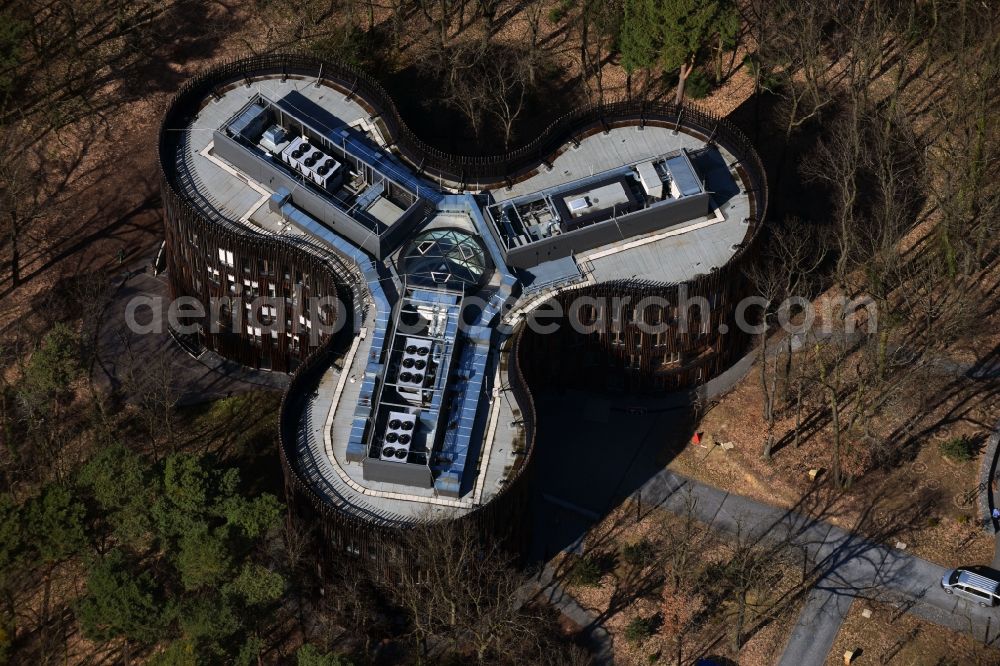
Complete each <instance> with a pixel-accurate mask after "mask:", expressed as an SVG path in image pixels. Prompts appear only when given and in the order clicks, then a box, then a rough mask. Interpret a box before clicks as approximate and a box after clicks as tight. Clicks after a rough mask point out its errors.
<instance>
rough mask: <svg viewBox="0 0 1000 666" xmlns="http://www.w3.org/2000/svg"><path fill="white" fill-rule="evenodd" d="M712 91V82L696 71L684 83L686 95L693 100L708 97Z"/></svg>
mask: <svg viewBox="0 0 1000 666" xmlns="http://www.w3.org/2000/svg"><path fill="white" fill-rule="evenodd" d="M711 91H712V82H711V81H710V80H709V78H708V77H707V76H705V74H704V73H702V72H701V71H698V70H695V71H693V72H691V74H690V76H688V78H687V81H685V82H684V94H685V95H686V96H687V97H690V98H691V99H701V98H703V97H707V96H708V93H709V92H711Z"/></svg>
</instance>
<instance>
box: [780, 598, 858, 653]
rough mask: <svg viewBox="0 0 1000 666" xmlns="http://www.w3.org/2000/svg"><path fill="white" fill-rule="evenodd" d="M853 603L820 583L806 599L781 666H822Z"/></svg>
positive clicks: (851, 599) (852, 600) (852, 599)
mask: <svg viewBox="0 0 1000 666" xmlns="http://www.w3.org/2000/svg"><path fill="white" fill-rule="evenodd" d="M830 582H831V583H832V581H830ZM853 603H854V597H853V596H851V595H850V594H845V593H844V590H842V589H841V588H840V587H839V586H837V585H835V584H831V585H829V586H828V585H826V584H825V582H824V581H820V583H818V584H817V585H816V587H814V588H813V589H812V590H810V591H809V595H808V596H807V597H806V603H805V606H803V607H802V611H801V612H800V613H799V619H798V621H797V622H796V623H795V628H794V629H792V635H791V638H789V640H788V644H787V645H786V646H785V651H784V653H782V655H781V661H780V662H779V664H780V666H808V665H810V664H823V663H824V662H825V661H826V656H827V655H828V654H829V653H830V649H831V648H832V647H833V641H834V640H836V638H837V634H838V633H839V632H840V625H841V624H842V623H843V621H844V618H846V617H847V613H848V611H850V610H851V605H852V604H853Z"/></svg>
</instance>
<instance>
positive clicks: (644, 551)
mask: <svg viewBox="0 0 1000 666" xmlns="http://www.w3.org/2000/svg"><path fill="white" fill-rule="evenodd" d="M655 557H656V548H655V547H654V546H653V544H651V543H650V542H649V541H646V540H645V539H643V540H642V541H639V542H637V543H630V544H629V545H627V546H625V547H624V548H622V559H623V560H625V562H627V563H628V564H631V565H632V566H634V567H644V566H646V565H647V564H650V563H651V562H652V561H653V558H655Z"/></svg>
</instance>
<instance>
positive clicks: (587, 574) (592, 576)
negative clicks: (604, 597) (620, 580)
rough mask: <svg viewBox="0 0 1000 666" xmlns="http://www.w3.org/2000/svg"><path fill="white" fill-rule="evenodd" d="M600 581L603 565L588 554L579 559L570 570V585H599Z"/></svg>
mask: <svg viewBox="0 0 1000 666" xmlns="http://www.w3.org/2000/svg"><path fill="white" fill-rule="evenodd" d="M600 582H601V567H600V565H599V564H598V562H597V560H596V559H594V558H593V557H590V556H587V557H581V558H579V559H577V561H576V563H575V564H574V565H573V568H572V569H570V571H569V583H570V585H581V586H584V587H597V586H598V585H599V584H600Z"/></svg>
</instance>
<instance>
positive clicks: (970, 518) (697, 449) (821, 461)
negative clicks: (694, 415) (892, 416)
mask: <svg viewBox="0 0 1000 666" xmlns="http://www.w3.org/2000/svg"><path fill="white" fill-rule="evenodd" d="M757 381H758V378H757V376H756V374H755V373H753V372H751V373H750V375H748V376H747V378H746V379H744V380H743V381H742V382H741V383H740V384H739V385H738V386H737V387H736V388H735V389H734V390H733V391H732V392H731V393H729V394H728V395H726V396H724V397H723V398H722V399H721V400H719V402H718V404H717V405H715V406H714V407H713V408H712V409H711V410H710V411H709V412H708V413H707V414H706V416H705V417H704V418H703V419H702V421H701V423H700V425H699V427H698V430H699V432H701V433H703V436H702V437H703V439H702V445H694V444H692V445H689V446H688V447H686V448H685V449H684V450H683V451H681V452H680V454H679V455H678V456H677V457H676V458H675V459H674V460H673V461H672V462H671V463H670V466H671V468H673V469H676V470H677V471H679V472H681V473H683V474H687V475H689V476H692V477H694V478H696V479H698V480H701V481H704V482H706V483H710V484H712V485H715V486H719V487H721V488H727V489H730V490H732V491H734V492H738V493H740V494H742V495H747V496H750V497H753V498H754V499H757V500H760V501H763V502H767V503H770V504H775V505H779V506H793V505H794V504H796V502H797V501H798V500H799V499H800V498H801V497H802V496H803V495H804V494H805V493H806V492H807V491H809V490H810V489H811V488H812V486H813V482H812V481H811V480H810V478H809V470H811V469H816V468H820V469H824V470H828V469H829V467H830V456H831V444H830V442H829V439H828V438H827V436H826V433H825V432H820V433H818V434H816V435H814V436H812V437H810V438H808V439H806V440H805V442H804V443H802V444H801V446H800V447H799V448H797V449H796V448H794V447H793V446H792V445H791V444H789V445H787V446H785V447H783V448H781V449H780V450H777V451H776V452H775V453H774V455H773V457H772V459H771V460H770V461H766V460H764V459H763V457H762V453H761V452H762V447H763V437H764V435H763V418H762V417H761V399H760V390H759V387H758V384H757ZM988 413H989V411H988V409H987V408H986V406H984V408H983V410H982V411H981V413H980V412H977V413H974V414H969V415H968V416H966V417H964V418H961V419H958V420H957V421H955V422H953V423H950V424H947V425H943V426H940V427H936V428H935V429H934V430H933V431H931V432H929V433H928V434H927V435H925V436H923V437H921V439H920V441H919V442H918V444H917V447H916V449H915V451H914V454H913V456H912V457H911V458H910V459H909V460H906V461H904V462H902V463H899V464H897V465H895V466H893V467H891V468H890V469H888V470H878V471H874V472H868V473H865V474H863V475H862V476H860V477H859V478H858V479H857V480H856V481H855V482H854V486H853V487H852V488H851V489H850V490H849V491H848V492H847V494H846V495H845V496H843V497H838V500H837V503H836V508H835V510H833V511H831V512H830V514H829V516H828V519H829V520H831V521H832V522H834V523H836V524H838V525H840V526H841V527H844V528H853V527H855V526H856V525H857V524H858V521H859V519H860V517H861V516H862V515H863V514H864V513H865V512H871V514H872V515H871V516H870V517H869V520H871V521H873V522H874V523H876V524H878V523H881V524H887V523H889V522H890V521H893V520H895V521H896V522H898V523H900V525H901V526H900V531H899V532H898V533H895V534H894V536H893V539H892V541H893V544H894V543H895V541H896V540H899V541H902V542H903V543H905V544H906V545H907V550H908V551H909V552H912V553H914V554H916V555H918V556H920V557H924V558H927V559H929V560H931V561H934V562H937V563H938V564H941V565H948V566H955V565H959V564H967V563H977V562H979V563H982V562H989V561H991V560H992V559H993V549H994V539H993V537H992V536H991V535H989V534H987V533H986V532H985V531H984V530H982V529H981V528H980V527H979V521H980V519H981V517H980V516H978V515H977V507H976V500H975V491H976V488H977V485H978V483H979V479H978V475H979V469H980V458H979V457H977V458H976V459H974V460H971V461H968V462H953V461H952V460H950V459H948V458H946V457H945V456H943V455H942V454H941V453H940V451H939V444H940V443H941V442H943V441H945V440H947V439H949V438H952V437H957V436H968V437H972V438H974V439H976V441H980V442H984V441H985V437H986V435H987V431H986V430H985V429H984V424H985V423H986V422H987V421H988V418H989V417H988ZM931 422H933V421H931ZM781 425H782V424H781V423H779V428H778V429H777V431H776V432H777V435H778V438H779V439H780V438H781V436H782V434H784V432H785V431H784V430H783V429H782V428H781ZM785 425H786V426H787V424H785ZM730 442H731V443H732V445H733V448H732V449H731V450H725V449H723V448H722V446H720V445H721V444H722V443H726V444H727V446H728V443H730ZM980 455H981V454H980ZM845 467H847V469H848V470H849V469H850V466H849V465H846V466H845ZM923 501H927V502H929V508H928V509H926V510H924V511H923V512H922V513H921V514H920V515H909V514H908V513H906V512H909V511H914V510H915V509H914V505H915V504H918V503H921V502H923ZM901 518H902V520H899V519H901Z"/></svg>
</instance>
